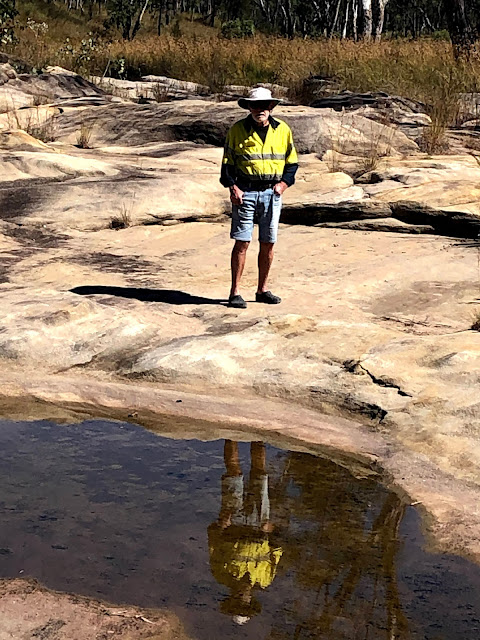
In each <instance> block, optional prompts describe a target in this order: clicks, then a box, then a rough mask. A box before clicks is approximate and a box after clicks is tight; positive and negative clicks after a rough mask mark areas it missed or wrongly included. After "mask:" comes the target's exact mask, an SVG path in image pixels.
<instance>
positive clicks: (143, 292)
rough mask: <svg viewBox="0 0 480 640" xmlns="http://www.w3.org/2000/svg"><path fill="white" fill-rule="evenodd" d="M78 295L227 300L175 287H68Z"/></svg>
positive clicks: (170, 301)
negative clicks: (178, 289) (186, 291)
mask: <svg viewBox="0 0 480 640" xmlns="http://www.w3.org/2000/svg"><path fill="white" fill-rule="evenodd" d="M70 291H71V293H76V294H78V295H80V296H89V295H93V294H103V295H109V296H118V297H120V298H135V300H141V301H142V302H166V303H167V304H226V303H227V300H222V299H218V298H204V297H203V296H192V295H191V294H190V293H185V291H177V290H176V289H137V288H135V287H107V286H100V285H98V286H97V285H96V286H83V287H75V288H74V289H70Z"/></svg>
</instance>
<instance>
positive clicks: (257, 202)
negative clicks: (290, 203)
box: [230, 189, 282, 243]
mask: <svg viewBox="0 0 480 640" xmlns="http://www.w3.org/2000/svg"><path fill="white" fill-rule="evenodd" d="M281 210H282V196H280V195H278V194H276V193H275V192H274V191H273V189H265V190H264V191H245V192H244V194H243V204H241V205H233V207H232V229H231V232H230V237H231V238H232V239H233V240H243V241H244V242H250V240H251V239H252V235H253V227H254V225H255V223H258V239H259V240H260V242H271V243H274V242H276V241H277V231H278V223H279V220H280V212H281Z"/></svg>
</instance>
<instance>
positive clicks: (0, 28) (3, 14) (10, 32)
mask: <svg viewBox="0 0 480 640" xmlns="http://www.w3.org/2000/svg"><path fill="white" fill-rule="evenodd" d="M17 14H18V11H17V8H16V6H15V0H0V44H3V45H5V44H13V43H14V42H15V31H14V20H15V17H16V16H17Z"/></svg>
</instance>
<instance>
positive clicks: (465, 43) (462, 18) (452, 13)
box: [443, 0, 477, 58]
mask: <svg viewBox="0 0 480 640" xmlns="http://www.w3.org/2000/svg"><path fill="white" fill-rule="evenodd" d="M443 6H444V10H445V15H446V19H447V24H448V31H449V33H450V38H451V40H452V46H453V51H454V53H455V56H456V57H457V58H459V57H462V56H466V57H469V56H470V54H471V53H472V51H473V49H474V46H475V41H476V36H477V33H476V29H474V28H472V26H471V25H470V23H469V21H468V20H467V16H466V12H465V0H443Z"/></svg>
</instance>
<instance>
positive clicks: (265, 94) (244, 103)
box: [238, 87, 282, 109]
mask: <svg viewBox="0 0 480 640" xmlns="http://www.w3.org/2000/svg"><path fill="white" fill-rule="evenodd" d="M251 102H274V103H275V104H274V105H273V106H274V107H276V106H277V104H278V103H279V102H282V101H281V100H280V99H279V98H273V97H272V92H271V91H270V89H266V88H265V87H254V88H253V89H250V91H249V92H248V98H240V100H239V101H238V105H239V106H240V107H242V109H248V106H249V103H251Z"/></svg>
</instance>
